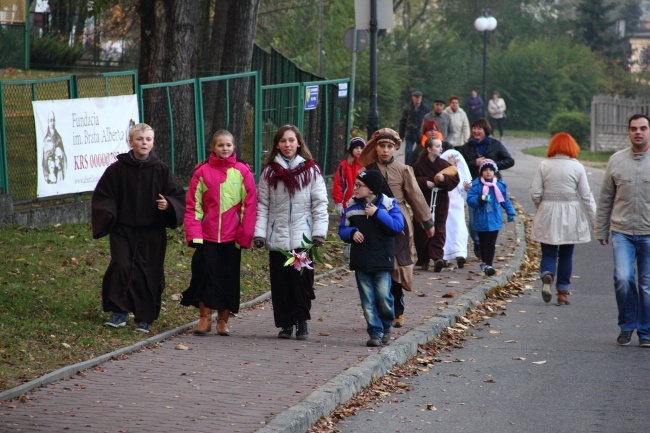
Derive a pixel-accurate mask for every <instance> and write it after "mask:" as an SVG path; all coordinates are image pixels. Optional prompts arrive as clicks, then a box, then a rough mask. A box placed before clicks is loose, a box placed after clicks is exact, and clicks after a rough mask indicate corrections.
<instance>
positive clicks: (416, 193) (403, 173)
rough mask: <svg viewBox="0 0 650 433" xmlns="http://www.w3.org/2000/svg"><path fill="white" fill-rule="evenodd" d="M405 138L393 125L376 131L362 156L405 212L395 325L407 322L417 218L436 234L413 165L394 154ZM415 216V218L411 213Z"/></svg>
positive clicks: (395, 276)
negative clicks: (405, 312) (382, 179)
mask: <svg viewBox="0 0 650 433" xmlns="http://www.w3.org/2000/svg"><path fill="white" fill-rule="evenodd" d="M401 143H402V140H401V139H400V137H399V134H397V132H395V131H394V130H392V129H390V128H382V129H380V130H379V131H377V132H375V133H374V134H373V135H372V137H370V140H368V142H367V143H366V147H364V148H363V152H362V153H361V155H360V156H359V164H361V165H362V166H365V167H366V169H367V170H379V171H380V172H381V174H382V175H383V176H384V178H385V179H386V185H387V186H388V189H387V190H386V191H381V192H382V193H384V194H386V195H388V196H389V197H393V198H395V199H397V203H398V205H399V208H400V209H401V210H402V213H403V214H404V219H405V224H404V232H403V233H402V234H400V235H398V236H397V237H396V238H395V270H394V271H393V273H392V276H391V277H392V282H391V289H390V291H391V293H392V294H393V298H394V299H395V304H394V307H395V320H394V321H393V326H394V327H396V328H400V327H401V326H402V325H403V324H404V292H403V289H405V290H408V291H410V290H411V288H412V284H413V258H412V250H413V219H415V221H416V222H417V223H420V224H422V226H423V227H424V230H425V231H426V232H427V233H428V236H433V219H432V218H431V212H430V211H429V206H427V202H426V201H425V200H424V196H423V195H422V191H420V188H419V187H418V185H417V182H416V180H415V176H413V170H412V169H411V167H410V166H408V165H405V164H403V163H401V162H399V161H395V158H394V154H395V152H396V151H397V150H398V149H399V147H400V145H401ZM407 203H408V206H410V207H411V212H412V213H413V218H412V217H411V212H409V210H408V209H409V208H408V206H407Z"/></svg>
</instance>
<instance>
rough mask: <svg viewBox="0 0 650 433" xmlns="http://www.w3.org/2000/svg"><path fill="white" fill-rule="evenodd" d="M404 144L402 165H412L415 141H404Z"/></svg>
mask: <svg viewBox="0 0 650 433" xmlns="http://www.w3.org/2000/svg"><path fill="white" fill-rule="evenodd" d="M404 142H405V143H406V144H405V146H404V164H406V165H412V164H413V163H414V162H415V161H412V159H413V144H415V141H413V140H410V139H408V138H407V139H406V140H404Z"/></svg>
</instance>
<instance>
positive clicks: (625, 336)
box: [616, 330, 634, 346]
mask: <svg viewBox="0 0 650 433" xmlns="http://www.w3.org/2000/svg"><path fill="white" fill-rule="evenodd" d="M633 332H634V331H633V330H632V331H621V333H620V334H618V338H617V339H616V342H617V343H618V345H619V346H627V345H628V344H630V343H631V342H632V333H633Z"/></svg>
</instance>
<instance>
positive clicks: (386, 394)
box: [307, 204, 546, 433]
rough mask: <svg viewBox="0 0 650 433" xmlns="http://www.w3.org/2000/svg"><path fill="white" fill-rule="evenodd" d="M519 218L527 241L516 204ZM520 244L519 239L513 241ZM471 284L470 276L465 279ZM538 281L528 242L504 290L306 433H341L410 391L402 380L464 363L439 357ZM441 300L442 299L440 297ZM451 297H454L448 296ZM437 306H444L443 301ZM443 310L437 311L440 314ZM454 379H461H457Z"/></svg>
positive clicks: (536, 256) (536, 260) (499, 289)
mask: <svg viewBox="0 0 650 433" xmlns="http://www.w3.org/2000/svg"><path fill="white" fill-rule="evenodd" d="M515 208H516V209H517V211H518V214H519V216H520V217H521V219H522V221H524V223H525V230H526V237H527V238H528V237H529V232H530V228H529V224H528V221H529V219H528V217H527V215H526V214H525V212H524V211H523V208H522V207H521V205H518V204H515ZM516 241H517V243H519V239H517V240H516ZM438 279H439V278H438V277H430V278H429V280H438ZM467 279H468V280H473V279H474V278H472V277H471V276H470V277H468V278H467ZM538 279H539V247H538V245H537V244H536V243H533V242H530V241H529V243H528V244H527V249H526V251H525V253H524V257H523V258H522V262H521V267H520V268H519V270H518V271H517V272H516V273H515V274H514V275H513V276H512V277H510V278H509V279H508V282H507V283H506V284H505V286H496V287H494V288H493V289H492V290H490V291H489V293H488V294H487V298H486V299H485V300H484V301H483V302H482V303H481V304H479V305H478V306H476V307H475V308H471V309H469V310H468V311H467V313H466V314H465V315H464V316H462V317H461V318H460V319H459V321H458V322H457V323H456V324H455V325H454V327H447V328H445V329H443V330H442V332H441V333H440V335H439V336H438V338H436V339H435V340H432V341H429V342H428V343H427V344H424V345H420V346H419V347H418V354H417V355H416V356H415V357H413V358H412V359H411V360H409V361H408V362H407V363H406V364H404V365H397V366H395V367H394V368H393V369H392V370H390V371H389V372H388V373H387V374H386V375H385V376H383V377H380V378H375V379H374V380H373V382H372V384H371V385H369V386H367V387H366V388H364V389H362V390H361V391H360V392H359V393H358V394H356V395H355V396H354V397H352V398H351V399H350V400H348V401H347V402H345V403H342V404H340V405H339V406H338V407H337V408H336V409H335V410H334V411H332V412H331V413H330V415H329V416H327V417H322V418H320V419H319V420H318V421H317V422H316V423H315V424H314V425H313V426H312V427H311V428H310V429H309V430H307V433H341V430H340V429H338V428H337V424H338V423H339V422H340V421H342V420H345V419H346V418H348V417H350V416H353V415H355V414H356V413H357V412H359V411H362V410H365V409H369V408H371V407H372V405H374V404H376V403H379V402H385V401H395V402H397V398H396V397H392V398H391V396H393V395H395V394H404V393H406V392H407V391H409V390H410V385H409V384H408V383H407V382H404V381H403V380H400V379H403V378H408V377H411V376H417V375H418V374H419V372H421V371H423V372H427V371H429V370H431V369H433V368H435V365H436V364H438V363H449V362H464V360H463V359H459V358H454V359H453V361H451V360H449V359H442V357H441V356H440V354H441V353H445V355H446V357H448V356H449V355H447V354H448V353H449V352H451V351H452V350H454V349H457V348H462V347H463V342H464V341H466V339H467V337H468V336H472V335H473V330H474V328H475V327H476V324H478V323H483V326H484V327H488V328H489V327H490V324H489V323H488V322H487V321H488V320H489V319H490V318H491V317H494V316H497V315H505V314H506V309H507V305H508V302H509V301H510V298H513V297H518V296H520V295H522V294H523V293H524V291H525V290H531V289H533V288H532V287H531V285H530V284H529V283H530V282H531V281H537V280H538ZM443 297H444V296H443ZM448 297H453V296H448ZM439 303H446V302H445V301H442V302H439ZM444 308H445V307H440V308H439V309H440V310H442V309H444ZM489 332H490V334H501V333H502V332H501V331H500V330H490V331H489ZM506 343H517V341H516V340H507V341H506ZM512 359H513V360H516V361H525V360H526V358H525V357H522V356H517V357H514V358H512ZM545 363H546V361H534V362H533V364H538V365H540V364H545ZM456 377H463V376H462V375H457V376H456ZM484 382H485V383H496V380H494V379H486V380H485V381H484ZM423 410H431V411H435V410H437V409H436V407H435V405H434V403H428V404H427V405H426V409H423Z"/></svg>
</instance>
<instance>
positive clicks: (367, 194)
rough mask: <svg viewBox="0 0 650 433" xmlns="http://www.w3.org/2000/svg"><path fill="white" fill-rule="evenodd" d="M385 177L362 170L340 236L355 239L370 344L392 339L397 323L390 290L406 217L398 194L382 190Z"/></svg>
mask: <svg viewBox="0 0 650 433" xmlns="http://www.w3.org/2000/svg"><path fill="white" fill-rule="evenodd" d="M383 184H384V177H383V176H382V174H381V172H379V171H377V170H368V171H363V172H361V173H359V175H358V176H357V182H356V183H355V184H354V196H353V198H352V200H350V202H349V203H348V207H347V209H346V210H345V213H344V214H343V218H342V219H341V224H340V225H339V236H340V237H341V239H342V240H343V241H344V242H347V243H351V244H352V247H351V251H350V269H352V270H353V271H355V277H356V280H357V288H358V289H359V296H360V298H361V305H362V307H363V315H364V317H365V319H366V323H367V324H368V326H367V330H368V335H369V336H370V339H369V340H368V341H367V342H366V346H368V347H378V346H381V344H382V343H388V342H389V341H390V327H391V325H392V323H393V319H394V314H393V295H391V293H390V285H391V271H392V270H393V268H394V263H393V261H394V259H395V242H394V240H393V237H394V236H396V235H397V234H398V233H400V232H401V231H402V230H403V229H404V217H403V216H402V211H401V210H400V208H399V206H398V205H397V201H396V200H395V199H394V198H390V197H388V196H387V195H384V194H381V193H379V194H375V192H374V191H381V190H382V186H383Z"/></svg>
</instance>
